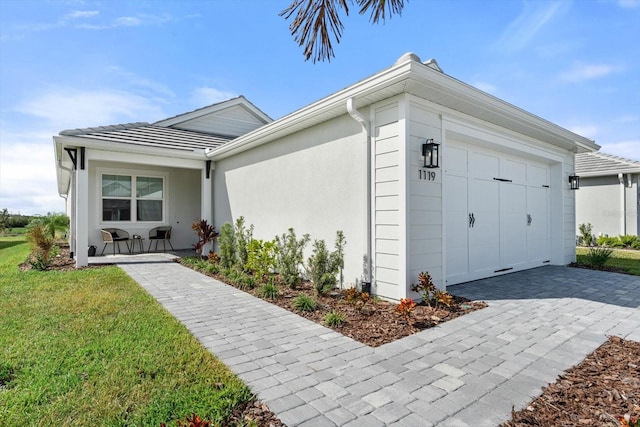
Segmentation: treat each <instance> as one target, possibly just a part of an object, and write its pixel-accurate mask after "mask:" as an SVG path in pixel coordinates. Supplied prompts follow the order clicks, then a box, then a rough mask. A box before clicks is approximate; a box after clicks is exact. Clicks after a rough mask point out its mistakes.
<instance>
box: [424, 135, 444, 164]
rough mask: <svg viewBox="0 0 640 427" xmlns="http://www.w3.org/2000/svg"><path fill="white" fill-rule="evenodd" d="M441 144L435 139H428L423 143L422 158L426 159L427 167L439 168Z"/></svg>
mask: <svg viewBox="0 0 640 427" xmlns="http://www.w3.org/2000/svg"><path fill="white" fill-rule="evenodd" d="M439 148H440V144H436V143H435V142H433V139H427V140H426V142H425V143H424V144H422V158H423V159H424V166H423V167H425V168H438V167H440V166H439V165H438V162H439V160H440V153H439Z"/></svg>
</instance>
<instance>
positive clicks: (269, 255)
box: [244, 239, 276, 280]
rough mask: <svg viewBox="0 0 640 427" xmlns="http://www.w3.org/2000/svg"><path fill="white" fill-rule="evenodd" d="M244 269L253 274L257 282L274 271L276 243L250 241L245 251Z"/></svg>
mask: <svg viewBox="0 0 640 427" xmlns="http://www.w3.org/2000/svg"><path fill="white" fill-rule="evenodd" d="M244 267H245V269H246V270H248V271H251V272H253V273H254V274H255V276H256V278H257V279H258V280H262V279H263V278H264V276H265V275H267V274H268V273H270V272H272V271H274V270H275V267H276V243H275V242H274V241H267V242H264V241H262V240H256V239H251V241H250V242H249V246H248V250H247V262H246V263H245V266H244Z"/></svg>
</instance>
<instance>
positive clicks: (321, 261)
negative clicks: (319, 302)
mask: <svg viewBox="0 0 640 427" xmlns="http://www.w3.org/2000/svg"><path fill="white" fill-rule="evenodd" d="M345 244H346V241H345V239H344V235H343V234H342V231H338V232H337V233H336V244H335V248H336V250H335V251H334V252H329V251H328V250H327V247H326V244H325V243H324V240H316V241H315V242H314V243H313V254H312V255H311V257H309V260H308V261H307V273H308V274H309V278H310V279H311V282H312V283H313V287H314V288H315V290H316V292H317V293H318V295H325V294H326V293H327V292H329V291H330V290H331V289H333V288H334V287H335V286H336V283H337V278H336V275H337V274H338V273H340V271H341V269H342V267H343V266H344V245H345Z"/></svg>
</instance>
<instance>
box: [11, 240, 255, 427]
mask: <svg viewBox="0 0 640 427" xmlns="http://www.w3.org/2000/svg"><path fill="white" fill-rule="evenodd" d="M28 252H29V248H28V246H27V245H26V243H25V242H24V238H21V237H10V238H0V313H2V315H1V316H0V331H2V332H1V333H0V424H1V425H7V426H14V425H15V426H18V425H34V426H50V425H57V426H76V425H78V426H80V425H81V426H85V425H100V426H143V425H144V426H148V425H155V426H158V425H159V424H160V423H162V422H165V423H167V424H168V425H175V424H176V421H177V420H179V419H182V420H184V418H185V417H186V416H187V415H190V414H191V413H197V414H199V415H200V416H201V417H203V418H207V419H212V420H213V421H214V422H216V423H219V424H222V423H225V420H227V419H228V417H229V416H230V414H231V411H232V410H233V408H235V407H237V406H238V405H242V404H243V403H245V402H248V401H250V400H251V399H252V397H253V396H252V395H251V393H250V391H249V389H248V388H247V387H246V386H245V385H244V384H243V383H242V382H241V381H240V380H239V379H238V378H237V377H236V376H235V375H233V373H232V372H230V371H229V370H228V369H227V368H226V367H225V366H224V365H223V364H222V363H221V362H219V361H218V360H217V359H216V358H215V357H213V355H211V353H209V352H208V351H207V350H206V349H205V348H203V347H202V346H201V345H200V344H199V343H198V342H197V341H196V340H195V338H193V336H192V335H191V334H190V333H189V332H188V331H187V330H186V328H185V327H184V326H182V325H181V324H180V323H179V322H178V321H176V320H175V319H174V318H173V317H172V316H171V315H170V314H168V313H167V312H166V311H165V310H164V309H163V308H162V307H161V306H160V305H159V304H158V303H157V302H156V301H155V300H154V299H153V298H152V297H151V296H149V295H148V294H147V293H146V292H145V291H144V290H143V289H142V288H140V287H139V286H138V285H137V284H136V283H135V282H134V281H133V280H132V279H130V278H129V277H128V276H127V275H126V274H125V273H124V272H123V271H122V270H120V269H119V268H117V267H105V268H100V269H85V270H78V271H70V272H57V271H49V272H37V271H27V272H20V271H19V270H18V268H17V266H18V264H20V263H21V262H22V261H24V259H25V258H26V256H27V254H28Z"/></svg>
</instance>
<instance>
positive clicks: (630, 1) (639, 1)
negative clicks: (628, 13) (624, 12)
mask: <svg viewBox="0 0 640 427" xmlns="http://www.w3.org/2000/svg"><path fill="white" fill-rule="evenodd" d="M618 6H620V7H623V8H625V9H633V8H635V7H640V0H618Z"/></svg>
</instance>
